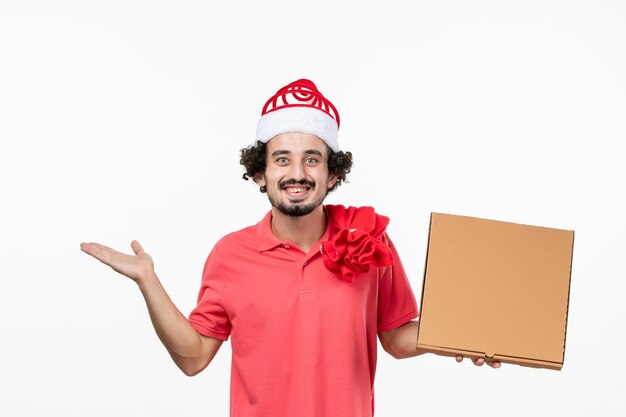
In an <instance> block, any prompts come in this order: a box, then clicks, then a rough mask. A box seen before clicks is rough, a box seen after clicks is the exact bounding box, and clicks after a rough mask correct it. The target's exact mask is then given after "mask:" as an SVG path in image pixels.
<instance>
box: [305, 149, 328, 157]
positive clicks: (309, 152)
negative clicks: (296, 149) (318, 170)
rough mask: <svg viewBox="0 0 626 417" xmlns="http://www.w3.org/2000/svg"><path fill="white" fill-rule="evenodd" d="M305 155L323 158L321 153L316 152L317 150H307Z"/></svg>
mask: <svg viewBox="0 0 626 417" xmlns="http://www.w3.org/2000/svg"><path fill="white" fill-rule="evenodd" d="M304 153H305V154H307V155H318V156H324V155H322V153H321V152H320V151H318V150H317V149H307V150H306V151H304Z"/></svg>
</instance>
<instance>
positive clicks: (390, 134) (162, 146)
mask: <svg viewBox="0 0 626 417" xmlns="http://www.w3.org/2000/svg"><path fill="white" fill-rule="evenodd" d="M215 3H216V4H217V5H212V4H211V3H210V2H202V1H195V2H191V1H190V2H165V1H143V2H139V1H134V2H111V1H89V2H85V1H58V2H45V1H20V2H17V1H14V2H10V1H3V2H2V3H0V61H1V63H0V143H1V147H0V198H1V201H2V203H1V204H0V280H1V284H2V285H1V290H0V329H1V330H0V331H1V333H0V337H1V342H0V415H2V416H63V417H68V416H113V415H115V416H138V415H146V416H147V415H150V416H154V417H156V416H169V415H177V416H184V415H189V416H191V415H194V416H196V415H198V416H199V415H206V416H227V415H228V392H229V367H230V342H227V343H226V344H225V345H224V346H223V347H222V349H221V350H220V352H219V353H218V356H217V357H216V359H215V361H214V362H213V363H212V364H211V366H210V368H209V369H207V370H206V371H205V372H203V373H202V374H201V375H199V376H197V377H195V378H187V377H185V376H184V375H183V374H182V373H180V372H179V371H178V370H177V368H176V367H175V365H174V364H173V363H172V362H171V360H170V359H169V357H168V355H167V353H166V351H165V349H164V348H163V347H162V346H161V345H160V342H159V341H158V339H157V337H156V336H155V334H154V332H153V330H152V327H151V324H150V322H149V318H148V315H147V312H146V309H145V306H144V303H143V301H142V298H141V295H140V293H139V291H138V290H137V289H136V287H135V285H134V284H133V283H132V282H131V281H129V280H128V279H126V278H124V277H122V276H120V275H117V274H116V273H115V272H113V271H111V270H110V269H109V268H107V267H105V266H104V265H102V264H100V263H98V262H97V261H95V260H94V259H93V258H91V257H89V256H87V255H86V254H84V253H82V252H81V251H80V250H79V244H80V242H83V241H96V242H101V243H103V244H106V245H108V246H111V247H114V248H116V249H119V250H123V251H126V252H131V249H130V246H129V243H130V241H131V240H132V239H138V240H139V241H140V242H141V243H142V244H143V245H144V247H145V249H146V251H147V252H148V253H150V254H151V255H152V256H153V258H154V259H155V262H156V268H157V273H158V274H159V276H160V277H161V280H162V281H163V283H164V285H165V287H166V288H167V290H168V291H169V293H170V295H171V297H172V298H173V299H174V301H175V302H176V303H177V305H178V306H179V308H180V309H181V310H182V311H183V312H184V313H188V312H189V311H190V310H191V309H192V308H193V306H194V305H195V304H194V303H195V300H196V295H197V290H198V285H199V282H200V275H201V271H202V266H203V264H204V260H205V258H206V255H207V254H208V252H209V250H210V248H211V247H212V245H213V244H214V243H215V241H216V240H217V239H218V238H219V237H221V236H222V235H223V234H225V233H227V232H230V231H233V230H236V229H239V228H241V227H244V226H247V225H249V224H252V223H255V222H256V221H258V220H259V219H260V218H261V217H262V216H263V214H264V213H265V212H266V210H268V207H269V206H268V203H267V200H266V198H265V196H263V195H261V194H260V193H259V192H258V191H257V189H256V187H254V186H253V185H252V184H250V183H246V182H245V181H242V180H241V174H242V172H243V171H242V170H241V167H240V166H239V163H238V150H239V149H240V148H242V147H244V146H246V145H248V144H250V143H252V139H253V135H254V130H255V127H256V121H257V119H258V117H259V113H260V110H261V106H262V104H263V103H264V101H265V100H266V99H267V98H269V96H270V95H271V94H273V93H274V91H275V90H276V89H278V88H279V87H281V86H282V85H284V84H286V83H287V82H290V81H293V80H295V79H297V78H301V77H304V78H311V79H312V80H314V81H315V82H316V83H317V85H318V86H319V88H320V89H321V91H322V92H323V93H324V94H326V95H327V96H328V97H329V98H330V99H331V100H333V102H334V103H335V104H336V105H337V107H338V108H339V111H340V114H341V117H342V119H341V120H342V125H341V130H340V141H341V145H342V147H343V148H344V149H346V150H350V151H352V152H353V153H354V157H355V166H354V170H353V174H352V175H351V176H350V184H346V185H344V186H342V187H341V188H340V189H338V190H337V191H336V192H335V193H333V195H331V196H330V197H329V199H328V202H329V203H336V204H337V203H341V204H345V205H372V206H374V207H376V208H377V210H378V211H379V212H381V213H384V214H387V215H389V216H390V217H391V219H392V220H391V224H390V226H389V231H390V234H391V235H392V237H393V238H394V241H395V243H396V245H397V246H398V248H399V251H400V253H401V255H402V258H403V262H404V264H405V267H406V269H407V270H408V272H409V274H410V276H411V283H412V284H413V286H414V290H415V293H416V296H417V297H418V299H419V295H420V294H421V284H422V274H423V267H424V255H425V250H426V238H427V229H428V219H429V214H430V212H431V211H439V212H447V213H455V214H465V215H471V216H477V217H485V218H492V219H497V220H506V221H512V222H518V223H526V224H534V225H542V226H550V227H557V228H565V229H574V230H575V231H576V242H575V249H574V263H573V274H572V284H571V296H570V311H569V324H568V329H567V330H568V332H567V349H566V355H565V366H564V369H563V370H562V371H561V372H557V371H549V370H541V369H532V368H523V367H519V366H515V365H505V366H503V367H502V368H501V369H499V370H493V369H487V368H486V367H483V368H476V367H474V366H473V365H471V364H470V363H469V362H464V363H462V364H457V363H455V362H454V360H452V359H449V358H444V357H439V356H434V355H427V356H425V357H418V358H412V359H407V360H403V361H396V360H394V359H392V358H391V357H389V356H387V355H386V354H385V353H384V352H383V351H382V349H380V357H379V364H378V372H377V379H376V409H377V411H376V415H377V416H409V415H450V416H452V415H460V414H461V413H463V415H468V416H501V415H507V416H529V415H531V416H552V415H557V414H559V415H571V416H587V415H624V414H625V412H626V405H624V401H623V398H622V396H623V393H622V390H623V383H621V381H622V378H623V375H624V372H625V371H626V365H625V362H624V360H623V352H622V350H623V349H622V348H623V346H624V344H625V342H626V337H625V336H624V332H623V331H620V330H618V329H620V328H622V327H623V323H622V321H623V318H624V316H625V313H626V308H625V307H624V303H623V301H622V295H623V291H624V289H625V285H624V268H623V259H624V243H623V242H624V234H625V233H626V228H625V222H624V213H625V210H624V209H625V208H626V207H625V203H624V198H623V195H624V178H626V169H625V168H624V152H623V149H624V145H623V142H624V140H625V138H626V127H625V124H624V115H625V114H626V81H625V77H624V74H625V73H626V54H625V53H624V51H625V47H626V28H625V25H624V22H626V5H625V3H624V2H620V1H560V2H558V1H523V2H522V1H519V2H501V1H500V2H499V1H473V2H467V1H450V2H445V3H444V2H423V1H388V2H380V1H377V2H374V1H359V2H337V3H331V2H326V1H316V2H310V3H307V4H306V5H305V4H300V3H298V2H289V1H282V2H275V1H266V2H252V1H250V2H219V3H218V2H215Z"/></svg>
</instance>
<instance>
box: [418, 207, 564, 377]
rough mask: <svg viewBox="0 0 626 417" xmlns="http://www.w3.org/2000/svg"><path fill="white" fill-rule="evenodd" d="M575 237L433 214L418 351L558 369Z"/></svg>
mask: <svg viewBox="0 0 626 417" xmlns="http://www.w3.org/2000/svg"><path fill="white" fill-rule="evenodd" d="M573 240H574V232H573V231H569V230H560V229H552V228H546V227H538V226H528V225H521V224H515V223H507V222H501V221H495V220H487V219H478V218H474V217H466V216H456V215H449V214H440V213H432V214H431V223H430V233H429V242H428V254H427V260H426V267H425V273H424V285H423V291H422V303H421V315H420V330H419V336H418V347H419V348H422V349H426V350H430V351H433V352H436V353H441V354H462V355H465V356H470V357H488V358H493V359H496V360H500V361H503V362H511V363H517V364H520V365H527V366H538V367H545V368H551V369H560V368H561V366H562V364H563V358H564V353H565V333H566V327H567V311H568V302H569V286H570V274H571V263H572V251H573Z"/></svg>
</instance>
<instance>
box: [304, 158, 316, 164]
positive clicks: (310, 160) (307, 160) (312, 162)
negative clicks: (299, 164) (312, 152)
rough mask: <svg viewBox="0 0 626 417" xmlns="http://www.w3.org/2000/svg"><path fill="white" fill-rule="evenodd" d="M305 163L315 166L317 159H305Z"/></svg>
mask: <svg viewBox="0 0 626 417" xmlns="http://www.w3.org/2000/svg"><path fill="white" fill-rule="evenodd" d="M306 162H307V163H309V164H316V163H317V158H307V159H306Z"/></svg>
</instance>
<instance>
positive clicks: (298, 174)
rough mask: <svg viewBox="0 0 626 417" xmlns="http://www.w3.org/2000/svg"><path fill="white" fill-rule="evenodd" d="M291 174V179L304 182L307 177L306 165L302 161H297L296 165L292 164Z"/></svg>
mask: <svg viewBox="0 0 626 417" xmlns="http://www.w3.org/2000/svg"><path fill="white" fill-rule="evenodd" d="M289 174H290V176H291V178H293V179H294V180H296V181H300V180H303V179H304V178H305V176H306V170H305V166H304V163H302V162H301V161H295V162H294V163H292V164H291V165H290V170H289Z"/></svg>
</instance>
